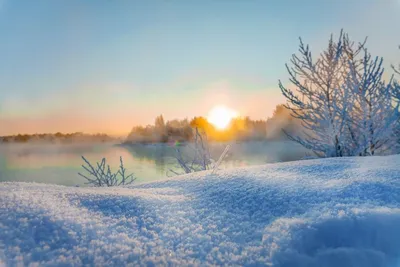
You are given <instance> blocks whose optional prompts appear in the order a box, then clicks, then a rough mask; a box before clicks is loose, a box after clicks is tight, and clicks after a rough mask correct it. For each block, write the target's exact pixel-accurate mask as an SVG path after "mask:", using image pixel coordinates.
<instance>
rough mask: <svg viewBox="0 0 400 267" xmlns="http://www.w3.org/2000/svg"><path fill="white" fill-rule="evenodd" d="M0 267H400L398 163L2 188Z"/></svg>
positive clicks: (353, 162) (275, 167)
mask: <svg viewBox="0 0 400 267" xmlns="http://www.w3.org/2000/svg"><path fill="white" fill-rule="evenodd" d="M0 259H1V260H0V262H1V263H0V265H6V266H18V265H29V264H31V265H32V266H39V265H40V266H54V265H62V266H72V265H74V266H81V265H97V266H123V265H131V266H159V265H161V266H164V265H168V266H198V265H200V266H205V265H206V266H209V265H230V266H236V265H242V266H243V265H244V266H316V267H317V266H318V267H320V266H363V267H368V266H373V267H379V266H400V156H388V157H368V158H342V159H324V160H307V161H298V162H292V163H279V164H270V165H264V166H257V167H250V168H240V169H234V170H225V171H220V172H218V173H216V174H214V175H211V173H210V172H203V173H195V174H191V175H188V176H182V177H175V178H172V179H169V180H164V181H158V182H153V183H147V184H140V185H136V186H130V187H129V188H75V187H64V186H56V185H44V184H35V183H8V182H7V183H0Z"/></svg>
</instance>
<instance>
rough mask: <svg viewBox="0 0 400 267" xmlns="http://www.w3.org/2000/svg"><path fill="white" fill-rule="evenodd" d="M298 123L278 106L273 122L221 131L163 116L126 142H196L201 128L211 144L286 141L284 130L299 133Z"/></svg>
mask: <svg viewBox="0 0 400 267" xmlns="http://www.w3.org/2000/svg"><path fill="white" fill-rule="evenodd" d="M299 125H300V124H299V122H298V121H297V120H295V119H294V118H293V117H292V116H291V113H290V111H289V110H288V109H286V108H285V107H284V105H278V106H277V107H276V108H275V111H274V112H273V115H272V117H271V118H268V119H267V120H251V119H250V118H249V117H238V118H234V119H232V121H231V122H230V125H229V126H228V127H227V128H226V129H224V130H219V129H216V127H215V126H214V125H213V124H211V123H209V122H208V121H207V119H206V118H204V117H194V118H192V119H191V120H189V119H183V120H177V119H175V120H171V121H166V122H165V120H164V117H163V116H162V115H160V116H158V117H157V118H156V119H155V122H154V124H153V125H147V126H135V127H133V129H132V130H131V132H130V133H129V135H128V136H127V138H126V141H125V142H126V143H166V142H177V141H178V142H186V141H191V140H193V138H194V132H193V129H194V128H196V127H197V128H201V129H202V130H204V131H205V133H206V134H207V138H208V139H209V140H210V141H232V140H236V141H251V140H266V139H268V140H278V139H286V135H285V134H284V132H283V130H288V131H291V132H292V131H296V129H298V126H299Z"/></svg>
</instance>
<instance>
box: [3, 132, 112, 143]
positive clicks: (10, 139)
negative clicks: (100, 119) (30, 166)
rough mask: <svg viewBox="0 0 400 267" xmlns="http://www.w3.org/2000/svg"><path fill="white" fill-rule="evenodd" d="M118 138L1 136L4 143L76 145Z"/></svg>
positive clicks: (87, 135)
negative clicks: (77, 143) (76, 143)
mask: <svg viewBox="0 0 400 267" xmlns="http://www.w3.org/2000/svg"><path fill="white" fill-rule="evenodd" d="M115 140H116V138H114V137H111V136H108V135H107V134H100V133H98V134H84V133H80V132H77V133H67V134H63V133H60V132H58V133H55V134H52V133H43V134H18V135H9V136H1V137H0V142H2V143H27V142H36V143H75V142H100V143H104V142H111V141H115Z"/></svg>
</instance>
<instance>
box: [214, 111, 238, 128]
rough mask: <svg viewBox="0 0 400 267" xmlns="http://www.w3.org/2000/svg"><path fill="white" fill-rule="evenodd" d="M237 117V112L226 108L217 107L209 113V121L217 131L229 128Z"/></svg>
mask: <svg viewBox="0 0 400 267" xmlns="http://www.w3.org/2000/svg"><path fill="white" fill-rule="evenodd" d="M235 117H237V112H236V111H234V110H231V109H229V108H227V107H225V106H216V107H214V108H213V109H211V110H210V112H209V113H208V117H207V120H208V121H209V122H210V123H211V124H213V125H214V126H215V127H216V128H217V129H220V130H223V129H225V128H226V127H228V125H229V123H230V122H231V120H232V119H233V118H235Z"/></svg>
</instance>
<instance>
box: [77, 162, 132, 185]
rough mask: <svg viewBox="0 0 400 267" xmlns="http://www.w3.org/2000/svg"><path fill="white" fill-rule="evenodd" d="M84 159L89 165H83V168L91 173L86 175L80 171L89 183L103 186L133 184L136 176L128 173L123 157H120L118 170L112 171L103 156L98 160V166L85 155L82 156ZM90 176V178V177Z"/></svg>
mask: <svg viewBox="0 0 400 267" xmlns="http://www.w3.org/2000/svg"><path fill="white" fill-rule="evenodd" d="M82 159H83V161H84V162H85V163H86V165H87V166H85V165H82V168H83V169H84V170H85V171H87V172H88V173H89V175H84V174H81V173H78V174H79V175H80V176H82V177H83V178H85V179H86V180H87V181H88V182H87V184H90V185H93V186H96V187H101V186H107V187H110V186H121V185H129V184H132V183H133V182H134V181H135V180H136V178H135V177H134V176H133V174H129V175H127V174H126V169H125V167H124V163H123V161H122V157H120V158H119V160H120V166H119V170H118V171H117V172H112V171H111V168H110V165H108V164H107V165H106V159H105V158H103V159H102V160H101V162H100V163H99V162H97V163H96V166H93V165H92V164H91V163H90V162H89V161H88V160H87V159H86V158H85V157H84V156H82ZM89 177H90V178H89Z"/></svg>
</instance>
